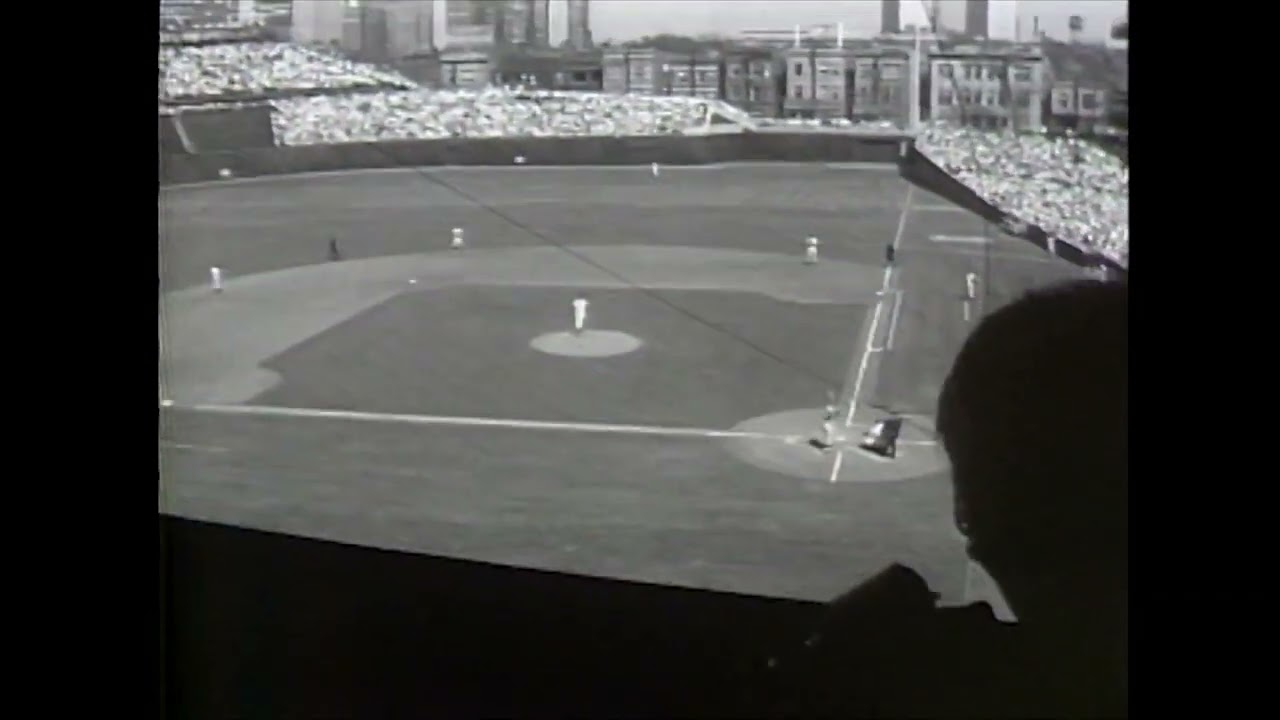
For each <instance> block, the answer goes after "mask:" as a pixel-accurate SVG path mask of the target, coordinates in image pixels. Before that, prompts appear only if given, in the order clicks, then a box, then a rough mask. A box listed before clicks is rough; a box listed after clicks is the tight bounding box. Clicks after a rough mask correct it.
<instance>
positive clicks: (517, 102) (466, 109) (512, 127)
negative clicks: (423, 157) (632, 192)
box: [272, 88, 711, 145]
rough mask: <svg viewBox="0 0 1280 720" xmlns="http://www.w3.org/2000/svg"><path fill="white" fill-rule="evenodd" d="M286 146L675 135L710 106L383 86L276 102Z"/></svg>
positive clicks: (703, 119) (679, 100)
mask: <svg viewBox="0 0 1280 720" xmlns="http://www.w3.org/2000/svg"><path fill="white" fill-rule="evenodd" d="M272 105H273V106H274V108H275V112H274V113H273V118H272V122H273V124H274V129H275V133H276V140H277V142H278V143H279V144H281V145H317V144H329V143H350V142H377V141H380V140H426V139H437V138H451V137H453V138H457V137H565V136H584V135H589V136H636V135H673V134H680V133H685V132H690V131H693V130H695V129H696V128H699V127H703V126H705V125H706V123H707V120H708V116H709V113H710V108H711V105H709V104H708V103H707V101H705V100H701V99H698V98H689V97H646V96H638V95H604V94H598V93H568V92H564V93H561V92H551V91H537V92H528V91H523V90H520V89H506V88H490V89H487V90H482V91H428V90H414V91H407V92H381V93H369V94H362V95H342V96H338V95H333V96H323V97H303V98H290V99H282V100H276V101H274V102H273V103H272Z"/></svg>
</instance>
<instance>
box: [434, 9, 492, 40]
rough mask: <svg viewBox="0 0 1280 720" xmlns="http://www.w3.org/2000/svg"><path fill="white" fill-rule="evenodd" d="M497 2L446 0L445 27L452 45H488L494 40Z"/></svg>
mask: <svg viewBox="0 0 1280 720" xmlns="http://www.w3.org/2000/svg"><path fill="white" fill-rule="evenodd" d="M497 8H498V3H496V2H485V1H484V0H445V6H444V27H445V35H446V37H447V38H448V40H447V43H446V44H448V45H449V46H452V47H474V46H488V45H492V44H493V40H494V31H495V28H494V19H495V17H494V16H495V15H496V14H497V13H495V12H494V10H496V9H497Z"/></svg>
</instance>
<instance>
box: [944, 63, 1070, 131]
mask: <svg viewBox="0 0 1280 720" xmlns="http://www.w3.org/2000/svg"><path fill="white" fill-rule="evenodd" d="M1044 94H1045V61H1044V55H1043V53H1042V52H1041V50H1040V47H1039V46H1038V45H1024V44H1015V43H957V44H951V43H944V44H943V45H942V46H941V47H939V48H938V50H937V51H936V52H934V53H933V54H932V55H931V56H930V58H929V108H930V115H931V118H932V119H934V120H946V121H949V122H955V123H963V124H965V125H969V126H971V127H977V128H988V129H1002V128H1012V129H1019V130H1028V129H1037V128H1040V127H1042V126H1043V125H1044V122H1043V109H1042V98H1043V96H1044Z"/></svg>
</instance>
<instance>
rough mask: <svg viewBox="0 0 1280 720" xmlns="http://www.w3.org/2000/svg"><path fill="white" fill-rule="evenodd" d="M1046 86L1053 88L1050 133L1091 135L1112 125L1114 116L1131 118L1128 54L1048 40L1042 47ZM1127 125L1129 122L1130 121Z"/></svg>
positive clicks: (1050, 97)
mask: <svg viewBox="0 0 1280 720" xmlns="http://www.w3.org/2000/svg"><path fill="white" fill-rule="evenodd" d="M1041 47H1042V48H1043V52H1044V56H1045V60H1046V66H1047V67H1046V70H1045V84H1046V86H1047V87H1049V99H1048V117H1047V121H1046V123H1045V124H1046V125H1047V126H1048V127H1049V128H1050V129H1062V128H1072V129H1076V130H1081V131H1085V132H1088V131H1090V130H1092V129H1093V128H1095V127H1096V126H1098V125H1102V124H1111V123H1110V119H1111V118H1112V117H1113V116H1124V117H1125V118H1127V116H1128V101H1129V94H1128V89H1129V67H1128V57H1127V55H1128V53H1127V52H1125V51H1117V50H1112V49H1109V48H1107V47H1106V46H1105V45H1102V44H1091V43H1069V42H1067V43H1064V42H1059V41H1056V40H1052V39H1048V38H1046V39H1045V40H1044V42H1043V43H1042V45H1041ZM1126 124H1127V120H1126Z"/></svg>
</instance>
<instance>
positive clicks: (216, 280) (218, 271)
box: [209, 267, 222, 293]
mask: <svg viewBox="0 0 1280 720" xmlns="http://www.w3.org/2000/svg"><path fill="white" fill-rule="evenodd" d="M209 284H210V285H212V286H213V291H214V292H216V293H220V292H222V268H216V267H211V268H209Z"/></svg>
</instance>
